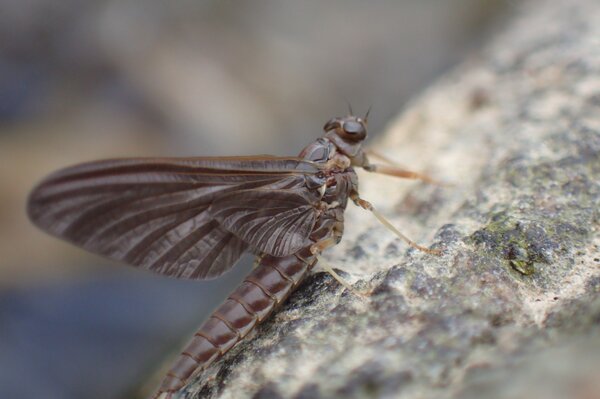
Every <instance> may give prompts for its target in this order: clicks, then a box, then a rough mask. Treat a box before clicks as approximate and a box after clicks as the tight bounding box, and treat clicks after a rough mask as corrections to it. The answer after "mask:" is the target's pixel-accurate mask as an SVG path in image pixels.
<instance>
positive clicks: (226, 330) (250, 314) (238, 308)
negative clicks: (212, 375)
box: [154, 250, 315, 398]
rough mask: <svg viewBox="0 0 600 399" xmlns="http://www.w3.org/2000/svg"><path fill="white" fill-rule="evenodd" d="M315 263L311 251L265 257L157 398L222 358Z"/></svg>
mask: <svg viewBox="0 0 600 399" xmlns="http://www.w3.org/2000/svg"><path fill="white" fill-rule="evenodd" d="M303 254H304V255H306V256H303ZM314 263H315V260H314V258H313V257H312V255H310V252H309V251H308V250H302V251H300V252H299V253H297V254H294V255H290V256H287V257H283V258H275V257H272V256H265V257H263V258H262V259H261V261H260V264H259V265H258V266H257V267H256V268H255V269H254V270H253V271H252V272H251V273H250V274H249V275H248V277H246V279H245V280H244V282H243V283H242V284H241V285H240V286H239V287H238V288H236V290H235V291H233V293H232V294H231V295H229V297H228V298H227V300H226V301H225V302H224V303H223V304H222V305H221V306H219V308H218V309H217V310H215V311H214V313H213V314H212V315H211V317H210V318H209V319H208V320H207V321H206V322H205V323H204V325H202V327H200V329H199V330H198V332H196V334H195V335H194V337H193V338H192V339H191V341H190V342H189V343H188V344H187V345H186V347H185V349H184V350H183V352H182V353H181V355H180V356H179V357H178V359H177V360H176V361H175V363H174V364H173V366H172V367H171V370H170V371H169V372H168V373H167V375H166V377H165V378H164V380H163V382H162V384H161V386H160V388H159V391H158V392H157V393H156V395H155V396H154V398H162V397H170V396H171V395H170V394H171V393H173V392H175V391H178V390H179V389H181V388H182V387H183V386H184V384H185V383H186V382H187V380H188V379H189V377H190V376H191V375H192V374H193V373H194V372H196V371H198V370H202V369H205V368H206V367H208V366H209V365H210V364H211V363H212V362H214V361H215V360H216V359H218V358H220V357H221V356H223V355H224V354H225V353H226V352H227V351H228V350H230V349H231V348H232V347H233V346H234V345H235V344H236V343H238V342H239V341H240V340H241V339H242V338H243V337H244V336H246V335H247V334H248V332H250V331H251V330H252V328H254V327H255V326H256V325H257V324H258V323H260V322H262V321H263V320H265V319H266V318H267V316H268V315H269V314H270V313H271V312H272V311H273V309H274V308H275V307H276V306H277V305H279V304H280V303H282V302H283V301H284V300H285V299H286V298H287V296H288V295H289V294H290V293H291V292H292V291H293V289H294V288H295V287H297V286H298V284H299V283H300V282H301V281H302V280H303V279H304V277H305V276H306V274H307V272H308V271H309V270H310V268H311V267H312V266H313V265H314Z"/></svg>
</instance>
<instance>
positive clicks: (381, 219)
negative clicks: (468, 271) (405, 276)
mask: <svg viewBox="0 0 600 399" xmlns="http://www.w3.org/2000/svg"><path fill="white" fill-rule="evenodd" d="M350 198H351V199H352V200H353V201H354V203H355V204H356V205H358V206H360V207H361V208H363V209H366V210H368V211H370V212H371V213H373V215H375V217H376V218H377V220H379V222H381V224H383V225H384V226H385V227H387V228H388V229H389V230H390V231H391V232H392V233H394V234H395V235H396V236H398V237H399V238H400V239H402V240H403V241H404V242H406V243H407V244H408V245H410V246H411V247H413V248H415V249H418V250H419V251H423V252H426V253H428V254H432V255H438V256H439V255H441V254H442V253H441V251H439V250H437V249H429V248H426V247H423V246H421V245H419V244H417V243H416V242H414V241H413V240H411V239H410V238H408V237H407V236H405V235H404V234H402V233H401V232H400V231H399V230H398V229H397V228H395V227H394V226H393V225H392V224H391V223H390V222H389V220H387V219H386V218H385V217H384V216H383V215H382V214H381V213H379V211H377V210H376V209H375V208H374V207H373V205H371V203H370V202H369V201H365V200H364V199H362V198H360V197H359V196H358V194H356V193H355V194H353V195H351V196H350Z"/></svg>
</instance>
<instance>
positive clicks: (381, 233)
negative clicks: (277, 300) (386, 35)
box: [176, 0, 600, 399]
mask: <svg viewBox="0 0 600 399" xmlns="http://www.w3.org/2000/svg"><path fill="white" fill-rule="evenodd" d="M599 104H600V3H599V2H597V1H596V0H547V1H544V0H539V1H532V2H529V3H526V4H525V5H523V6H519V7H518V8H516V9H515V16H514V19H513V20H512V21H510V22H509V23H507V26H506V27H505V29H504V30H503V31H502V32H499V33H498V34H497V36H496V37H495V38H494V39H493V41H492V42H491V43H488V45H486V46H485V47H484V49H483V50H481V51H480V53H479V54H477V55H475V56H473V57H471V58H470V59H469V60H467V61H466V62H465V63H463V64H462V65H460V66H458V67H457V68H455V70H453V71H452V72H450V73H449V74H448V75H446V76H445V77H444V78H443V79H441V80H440V81H439V82H437V83H435V84H434V85H433V86H432V87H430V88H429V89H428V90H426V91H425V93H424V94H423V95H422V96H420V97H419V98H417V99H415V100H414V101H413V102H412V103H411V104H410V106H409V108H408V109H407V110H406V111H405V112H404V113H403V114H402V115H401V116H400V117H399V118H398V119H397V120H396V121H394V122H393V123H392V124H391V126H390V127H389V131H388V132H387V134H386V135H385V137H384V138H382V139H381V140H380V141H379V142H377V143H375V147H376V148H378V149H379V150H380V151H382V152H385V154H386V155H387V156H388V157H390V158H395V159H398V161H399V163H401V164H403V165H407V166H409V167H410V168H412V169H417V170H423V171H426V172H427V173H429V174H431V175H433V176H435V177H436V178H438V179H441V180H444V181H446V182H450V183H452V184H453V186H449V187H446V186H443V187H442V186H428V185H426V184H422V183H414V182H413V183H410V182H403V181H398V180H393V179H391V178H389V177H382V176H374V175H369V174H367V173H362V174H361V175H360V179H361V191H362V192H361V195H362V196H363V197H364V198H365V199H368V200H369V201H371V202H373V203H374V204H375V205H376V207H378V209H379V210H380V211H381V212H382V213H384V214H385V215H387V216H389V217H390V219H391V221H392V222H393V224H395V225H396V226H399V228H400V229H401V230H402V231H403V232H405V233H406V234H407V235H408V236H410V237H412V238H414V239H415V240H417V241H418V242H420V243H428V244H429V245H431V246H432V247H433V248H439V249H441V250H443V255H442V256H440V257H436V256H432V255H428V254H424V253H420V252H418V251H415V250H414V249H407V248H406V246H405V245H404V244H403V243H401V242H398V241H397V240H396V239H395V238H394V236H393V235H392V234H391V233H390V232H388V231H387V230H386V229H384V228H383V227H381V226H380V225H378V224H377V221H376V220H375V219H374V218H372V217H371V216H370V215H369V214H368V213H366V212H363V211H360V210H356V209H351V210H349V211H348V212H347V214H346V215H347V222H346V226H347V232H346V236H345V238H344V240H343V242H342V243H341V244H340V245H339V246H338V247H336V248H335V249H333V250H332V251H331V252H330V253H328V254H327V257H328V258H329V260H330V262H331V263H332V264H333V265H335V266H336V267H339V268H340V269H343V270H344V271H345V272H346V273H347V274H345V277H346V278H347V279H349V280H350V281H351V282H353V283H354V284H355V287H356V288H357V289H359V290H361V291H369V292H370V297H369V299H368V300H364V299H362V298H359V297H357V296H355V295H353V294H351V293H348V292H346V291H345V290H344V289H343V288H342V287H341V286H340V285H339V284H338V283H337V282H336V281H335V280H334V279H332V278H331V277H329V276H328V275H326V274H324V273H319V272H316V273H315V274H313V275H312V276H311V277H309V278H308V279H307V281H305V282H304V283H303V284H302V285H301V286H300V287H299V289H298V290H297V291H296V292H295V293H294V294H293V295H292V296H291V297H290V298H289V300H288V301H287V303H286V304H285V305H284V306H282V307H281V308H280V309H279V310H278V311H277V312H276V313H275V314H274V315H273V316H272V317H271V319H270V320H269V321H268V322H266V323H265V324H263V325H262V326H260V327H259V328H258V329H257V331H256V333H255V335H254V337H252V338H250V339H247V340H245V341H244V342H243V343H241V344H240V345H238V346H237V347H236V348H234V349H233V350H232V351H231V352H230V353H228V354H227V355H226V356H225V357H224V358H223V359H221V360H220V361H218V362H216V363H215V364H214V365H212V366H211V367H210V368H209V369H208V370H206V371H205V372H203V373H202V374H200V375H198V376H197V377H196V378H195V380H194V381H193V382H192V383H191V384H190V385H189V386H188V387H186V388H185V389H184V390H183V391H182V392H181V393H179V394H178V395H176V397H177V398H223V399H226V398H227V399H228V398H236V399H239V398H337V397H340V398H342V397H343V398H480V397H484V396H485V397H488V398H500V397H502V398H521V397H544V398H559V397H582V398H583V397H590V398H591V397H597V395H598V394H599V392H600V386H599V384H598V378H597V377H598V370H600V360H599V359H600V349H599V348H600V345H599V344H600V342H599V341H598V332H600V288H599V287H600V283H599V281H600V262H599V261H598V259H599V258H600V249H599V246H600V235H599V234H598V229H599V228H600V217H599V205H600V105H599ZM361 212H362V213H361ZM569 362H572V364H577V366H573V367H570V366H569V364H570V363H569ZM594 370H595V371H594ZM594 376H595V377H596V378H595V379H594ZM548 381H549V382H548ZM546 382H548V383H546ZM590 393H591V394H590ZM584 394H587V395H591V396H585V395H584ZM561 395H562V396H561ZM577 395H579V396H577ZM593 395H596V396H593Z"/></svg>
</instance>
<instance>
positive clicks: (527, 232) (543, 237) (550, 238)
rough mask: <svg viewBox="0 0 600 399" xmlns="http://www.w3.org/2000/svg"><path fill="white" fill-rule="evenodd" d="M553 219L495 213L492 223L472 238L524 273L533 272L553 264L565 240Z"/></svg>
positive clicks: (471, 239) (483, 248) (471, 238)
mask: <svg viewBox="0 0 600 399" xmlns="http://www.w3.org/2000/svg"><path fill="white" fill-rule="evenodd" d="M554 224H555V222H554V221H552V220H546V221H539V220H528V219H525V218H523V217H518V216H516V215H514V214H512V213H511V212H510V211H500V212H497V213H495V214H494V215H493V216H492V218H491V220H490V222H489V223H488V224H487V225H486V226H485V227H484V228H482V229H480V230H477V231H476V232H475V233H473V234H472V235H471V236H470V237H469V239H468V241H471V242H472V243H473V244H475V245H477V246H479V247H480V249H482V250H484V251H488V252H489V253H492V254H494V255H496V256H497V257H500V258H502V259H504V260H506V261H507V264H508V265H510V267H511V268H512V269H514V270H516V271H517V272H519V273H520V274H522V275H526V276H529V275H532V274H534V273H535V272H536V265H538V264H548V265H549V264H552V262H553V259H554V254H555V253H556V251H558V250H559V249H560V247H561V244H560V243H561V240H560V238H561V237H559V236H558V234H557V233H556V231H557V229H556V227H557V226H555V225H554Z"/></svg>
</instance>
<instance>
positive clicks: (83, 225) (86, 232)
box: [27, 156, 318, 279]
mask: <svg viewBox="0 0 600 399" xmlns="http://www.w3.org/2000/svg"><path fill="white" fill-rule="evenodd" d="M317 171H318V168H317V166H316V165H315V164H313V163H311V162H307V161H303V160H301V159H297V158H277V157H267V156H265V157H231V158H181V159H175V158H173V159H166V158H165V159H160V158H139V159H120V160H119V159H117V160H106V161H97V162H91V163H86V164H81V165H77V166H73V167H70V168H66V169H63V170H61V171H59V172H57V173H54V174H52V175H51V176H49V177H48V178H47V179H45V180H44V181H42V183H40V184H39V185H38V186H37V187H36V188H35V189H34V191H33V192H32V193H31V195H30V197H29V202H28V208H27V210H28V213H29V217H30V218H31V220H32V221H33V222H34V223H35V224H36V225H38V226H39V227H40V228H42V229H43V230H45V231H47V232H49V233H50V234H53V235H55V236H58V237H61V238H64V239H66V240H68V241H70V242H72V243H74V244H76V245H78V246H81V247H83V248H85V249H87V250H89V251H91V252H94V253H97V254H101V255H105V256H107V257H109V258H112V259H116V260H120V261H124V262H126V263H129V264H132V265H135V266H139V267H142V268H145V269H150V270H152V271H155V272H157V273H161V274H165V275H169V276H175V277H182V278H190V279H206V278H212V277H217V276H219V275H221V274H222V273H224V272H225V271H227V270H229V269H230V268H231V267H232V266H233V265H234V264H235V262H236V261H237V260H238V259H239V258H240V256H241V255H242V253H243V252H244V251H245V250H246V249H247V248H248V243H246V242H244V240H243V239H242V238H241V237H239V236H237V235H236V234H234V233H232V231H231V230H229V229H225V228H223V227H222V226H221V225H220V224H219V222H218V221H216V220H215V219H214V218H213V217H212V216H211V214H210V213H209V212H208V209H209V207H210V205H211V204H212V203H213V201H214V200H215V198H217V197H219V196H222V195H224V193H228V192H235V191H238V190H252V189H257V188H263V189H267V188H269V189H275V190H278V189H294V188H296V189H297V188H301V187H303V184H304V176H305V175H306V174H314V173H316V172H317Z"/></svg>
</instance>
